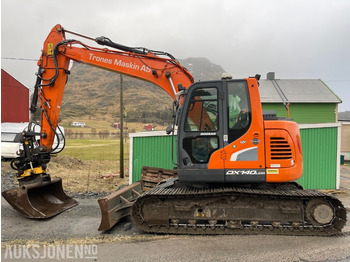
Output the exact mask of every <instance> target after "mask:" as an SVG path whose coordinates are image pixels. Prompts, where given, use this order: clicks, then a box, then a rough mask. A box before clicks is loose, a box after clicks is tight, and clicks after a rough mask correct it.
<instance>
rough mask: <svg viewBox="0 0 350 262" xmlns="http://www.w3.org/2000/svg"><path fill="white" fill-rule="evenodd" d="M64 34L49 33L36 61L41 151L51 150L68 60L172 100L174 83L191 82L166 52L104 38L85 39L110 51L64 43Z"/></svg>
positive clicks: (60, 31) (55, 30)
mask: <svg viewBox="0 0 350 262" xmlns="http://www.w3.org/2000/svg"><path fill="white" fill-rule="evenodd" d="M66 32H70V31H65V30H64V29H63V28H62V27H61V26H60V25H56V26H55V27H54V28H53V29H52V30H51V32H50V34H49V35H48V37H47V39H46V41H45V43H44V47H43V51H42V55H41V57H40V60H39V61H38V65H39V71H40V72H39V74H38V77H39V78H40V79H41V80H42V81H41V83H40V84H39V85H37V92H38V93H37V94H38V98H39V100H40V104H41V111H42V112H41V132H42V133H44V134H45V135H44V136H43V137H42V138H41V139H40V146H42V147H44V149H43V150H45V151H48V150H51V146H52V144H53V140H54V137H55V132H54V130H55V128H56V126H57V123H58V117H59V113H60V107H61V102H62V97H63V92H64V87H65V85H66V82H67V77H68V74H69V71H68V67H69V62H70V60H73V61H76V62H80V63H84V64H89V65H91V66H95V67H99V68H102V69H105V70H110V71H113V72H117V73H120V74H125V75H129V76H132V77H136V78H139V79H142V80H145V81H148V82H151V83H153V84H155V85H157V86H159V87H160V88H162V89H163V90H164V91H166V92H167V93H168V94H169V95H170V96H171V97H172V98H173V99H174V100H175V99H176V98H175V95H176V93H177V92H178V87H177V84H181V85H182V86H184V87H188V86H190V85H191V84H192V83H193V82H194V80H193V77H192V75H191V74H190V73H189V72H188V71H187V70H186V69H185V68H184V67H182V66H181V65H180V64H179V62H178V61H177V60H176V59H175V58H174V57H173V56H171V55H170V54H168V53H165V52H159V51H151V50H148V49H146V48H130V47H126V46H123V45H120V44H117V43H114V42H112V41H111V40H110V39H108V38H106V37H98V38H96V39H92V38H90V37H88V38H89V39H90V40H94V42H95V43H97V44H99V45H105V46H108V47H110V48H113V49H107V48H99V47H92V46H88V45H86V44H84V43H82V42H80V41H77V40H67V39H66V38H65V34H66ZM71 33H73V32H71ZM74 34H75V33H74ZM80 36H81V35H80ZM117 49H118V50H117Z"/></svg>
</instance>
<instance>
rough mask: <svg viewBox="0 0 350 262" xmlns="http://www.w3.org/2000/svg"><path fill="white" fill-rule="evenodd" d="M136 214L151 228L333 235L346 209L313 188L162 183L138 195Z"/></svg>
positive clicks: (176, 231)
mask: <svg viewBox="0 0 350 262" xmlns="http://www.w3.org/2000/svg"><path fill="white" fill-rule="evenodd" d="M132 218H133V220H134V222H135V223H136V225H137V226H138V227H139V228H141V229H142V230H144V231H146V232H152V233H166V234H168V233H170V234H198V235H206V234H218V235H223V234H276V235H312V236H313V235H314V236H330V235H339V234H340V233H341V229H342V228H343V227H344V225H345V223H346V210H345V208H344V206H343V205H342V203H341V202H340V201H339V200H338V199H337V198H335V197H333V196H331V195H326V194H324V193H322V192H319V191H315V190H301V189H295V190H290V189H289V190H280V189H252V188H236V187H224V188H212V189H193V188H173V187H170V188H162V187H159V186H158V187H155V188H153V189H152V190H150V191H148V192H146V193H144V194H143V195H142V196H141V197H139V198H138V199H137V200H136V202H135V203H134V205H133V208H132Z"/></svg>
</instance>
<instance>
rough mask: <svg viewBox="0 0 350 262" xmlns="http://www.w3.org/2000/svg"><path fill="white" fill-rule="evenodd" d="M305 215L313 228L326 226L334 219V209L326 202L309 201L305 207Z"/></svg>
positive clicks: (318, 200)
mask: <svg viewBox="0 0 350 262" xmlns="http://www.w3.org/2000/svg"><path fill="white" fill-rule="evenodd" d="M306 215H307V218H308V219H309V220H310V222H311V223H312V224H313V225H315V226H320V225H327V224H329V223H330V222H332V220H333V218H334V209H333V207H332V206H331V204H330V203H329V202H328V201H326V200H321V199H314V200H311V201H310V202H309V203H308V205H307V207H306Z"/></svg>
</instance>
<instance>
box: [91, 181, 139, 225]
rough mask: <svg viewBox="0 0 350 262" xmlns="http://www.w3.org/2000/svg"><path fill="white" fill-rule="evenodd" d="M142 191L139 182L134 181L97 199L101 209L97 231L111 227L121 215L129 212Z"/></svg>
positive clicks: (127, 214) (123, 215)
mask: <svg viewBox="0 0 350 262" xmlns="http://www.w3.org/2000/svg"><path fill="white" fill-rule="evenodd" d="M142 193H143V191H142V187H141V183H140V182H136V183H133V184H131V185H129V186H126V187H124V188H122V189H120V190H117V191H116V192H114V193H112V194H110V195H108V196H106V197H104V198H101V199H99V200H98V203H99V205H100V209H101V215H102V216H101V224H100V227H99V228H98V230H99V231H106V230H109V229H111V228H112V227H113V226H114V225H115V224H117V223H118V222H119V221H120V219H122V218H123V217H126V216H129V215H130V214H131V207H132V205H133V203H134V202H135V200H136V199H137V198H138V197H139V196H140V195H141V194H142Z"/></svg>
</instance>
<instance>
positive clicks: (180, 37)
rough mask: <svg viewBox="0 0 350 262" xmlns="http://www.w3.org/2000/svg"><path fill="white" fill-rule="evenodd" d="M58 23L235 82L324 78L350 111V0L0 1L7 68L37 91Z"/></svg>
mask: <svg viewBox="0 0 350 262" xmlns="http://www.w3.org/2000/svg"><path fill="white" fill-rule="evenodd" d="M56 24H61V25H62V26H63V27H64V28H66V29H67V30H70V31H74V32H79V33H81V34H84V35H88V36H91V37H94V38H95V37H99V36H106V37H108V38H110V39H112V41H114V42H117V43H120V44H123V45H127V46H137V47H139V46H142V47H146V48H148V49H152V50H161V51H165V52H168V53H170V54H172V55H173V56H175V57H176V58H178V59H184V58H188V57H206V58H208V59H209V60H210V61H211V62H213V63H215V64H218V65H221V66H222V67H223V68H224V69H225V71H227V72H230V73H231V74H232V75H233V77H234V78H245V77H247V76H252V75H255V74H261V75H262V78H266V74H267V73H268V72H275V74H276V78H278V79H321V80H322V81H324V82H325V83H326V84H327V85H328V86H329V87H330V88H331V89H332V90H333V91H334V93H335V94H336V95H337V96H338V97H340V99H341V100H342V101H343V103H341V104H340V105H339V112H342V111H350V1H349V0H284V1H281V0H264V1H261V0H177V1H169V0H128V1H121V0H99V1H96V0H95V1H93V0H60V1H56V2H55V1H47V0H16V1H14V0H1V68H2V69H4V70H6V71H7V72H8V73H9V74H11V75H12V76H14V77H15V78H16V79H17V80H19V81H20V82H22V83H23V84H24V85H26V86H27V87H29V88H32V87H33V86H34V83H35V72H36V71H37V65H36V61H35V60H37V59H39V57H40V51H41V49H42V46H43V42H44V40H45V39H46V37H47V35H48V33H49V32H50V30H51V29H52V28H53V27H54V26H55V25H56ZM67 38H75V37H74V36H69V37H67ZM84 42H85V43H86V44H90V43H89V42H88V41H87V40H84ZM23 59H26V60H23ZM27 59H28V60H27Z"/></svg>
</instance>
